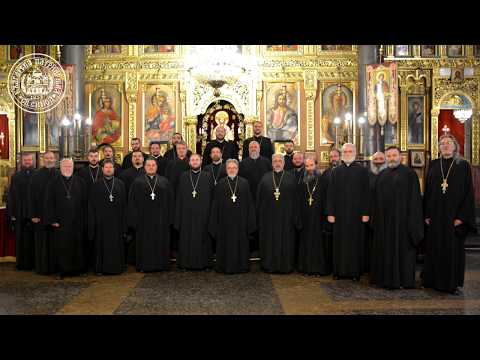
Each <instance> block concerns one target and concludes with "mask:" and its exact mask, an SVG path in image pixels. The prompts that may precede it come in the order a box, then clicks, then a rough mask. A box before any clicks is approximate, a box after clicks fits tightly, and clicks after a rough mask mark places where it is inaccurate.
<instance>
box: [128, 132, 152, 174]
mask: <svg viewBox="0 0 480 360" xmlns="http://www.w3.org/2000/svg"><path fill="white" fill-rule="evenodd" d="M130 144H131V145H132V151H131V152H129V153H128V154H127V155H125V157H124V158H123V162H122V170H126V169H128V168H131V167H132V166H133V163H132V155H133V152H134V151H142V140H140V138H138V137H135V138H132V140H131V143H130ZM150 153H151V152H150ZM142 154H143V158H144V159H146V158H147V156H148V155H147V154H145V153H143V152H142Z"/></svg>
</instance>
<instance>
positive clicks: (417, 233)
mask: <svg viewBox="0 0 480 360" xmlns="http://www.w3.org/2000/svg"><path fill="white" fill-rule="evenodd" d="M386 155H387V165H388V168H387V169H385V170H383V171H382V172H381V173H380V174H379V175H378V178H377V181H376V186H375V189H374V196H373V198H372V199H371V200H372V203H373V206H372V208H373V209H374V210H373V213H372V225H373V228H374V232H373V233H374V241H373V244H372V245H373V246H372V255H373V256H372V258H371V261H372V262H371V274H370V282H371V283H372V284H376V285H377V286H379V287H384V288H387V289H398V288H414V287H415V263H416V249H415V248H416V246H417V245H418V244H419V242H420V240H421V239H422V238H423V222H422V197H421V195H420V185H419V182H418V177H417V174H416V173H415V171H413V170H412V169H410V168H408V167H406V166H404V165H403V164H401V155H400V149H399V148H398V147H396V146H390V147H388V148H387V150H386Z"/></svg>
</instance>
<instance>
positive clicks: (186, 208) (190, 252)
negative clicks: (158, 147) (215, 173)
mask: <svg viewBox="0 0 480 360" xmlns="http://www.w3.org/2000/svg"><path fill="white" fill-rule="evenodd" d="M190 175H191V178H190ZM199 177H200V178H199ZM197 180H198V183H197ZM192 182H193V184H196V188H195V192H196V194H195V196H193V194H192V192H193V191H194V189H193V186H192ZM213 188H214V185H213V182H212V179H211V177H210V174H209V173H208V172H205V171H199V172H197V173H195V172H193V171H191V170H189V171H186V172H184V173H183V174H182V175H181V176H180V182H179V185H178V189H177V196H176V206H175V223H174V224H175V229H176V230H177V231H178V234H179V238H178V253H177V266H178V267H179V268H183V269H192V270H200V269H204V268H206V267H209V266H212V243H211V240H210V236H209V234H208V218H209V215H210V205H211V202H212V192H213Z"/></svg>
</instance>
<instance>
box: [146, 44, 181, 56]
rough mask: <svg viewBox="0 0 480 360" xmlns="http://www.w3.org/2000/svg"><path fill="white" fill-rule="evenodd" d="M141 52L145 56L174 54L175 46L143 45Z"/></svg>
mask: <svg viewBox="0 0 480 360" xmlns="http://www.w3.org/2000/svg"><path fill="white" fill-rule="evenodd" d="M143 52H144V53H147V54H153V53H173V52H175V45H145V46H144V48H143Z"/></svg>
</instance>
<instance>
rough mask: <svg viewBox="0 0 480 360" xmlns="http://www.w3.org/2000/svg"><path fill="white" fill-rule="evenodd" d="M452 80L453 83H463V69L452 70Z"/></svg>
mask: <svg viewBox="0 0 480 360" xmlns="http://www.w3.org/2000/svg"><path fill="white" fill-rule="evenodd" d="M450 80H451V81H452V82H462V81H463V68H454V69H452V73H451V78H450Z"/></svg>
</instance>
